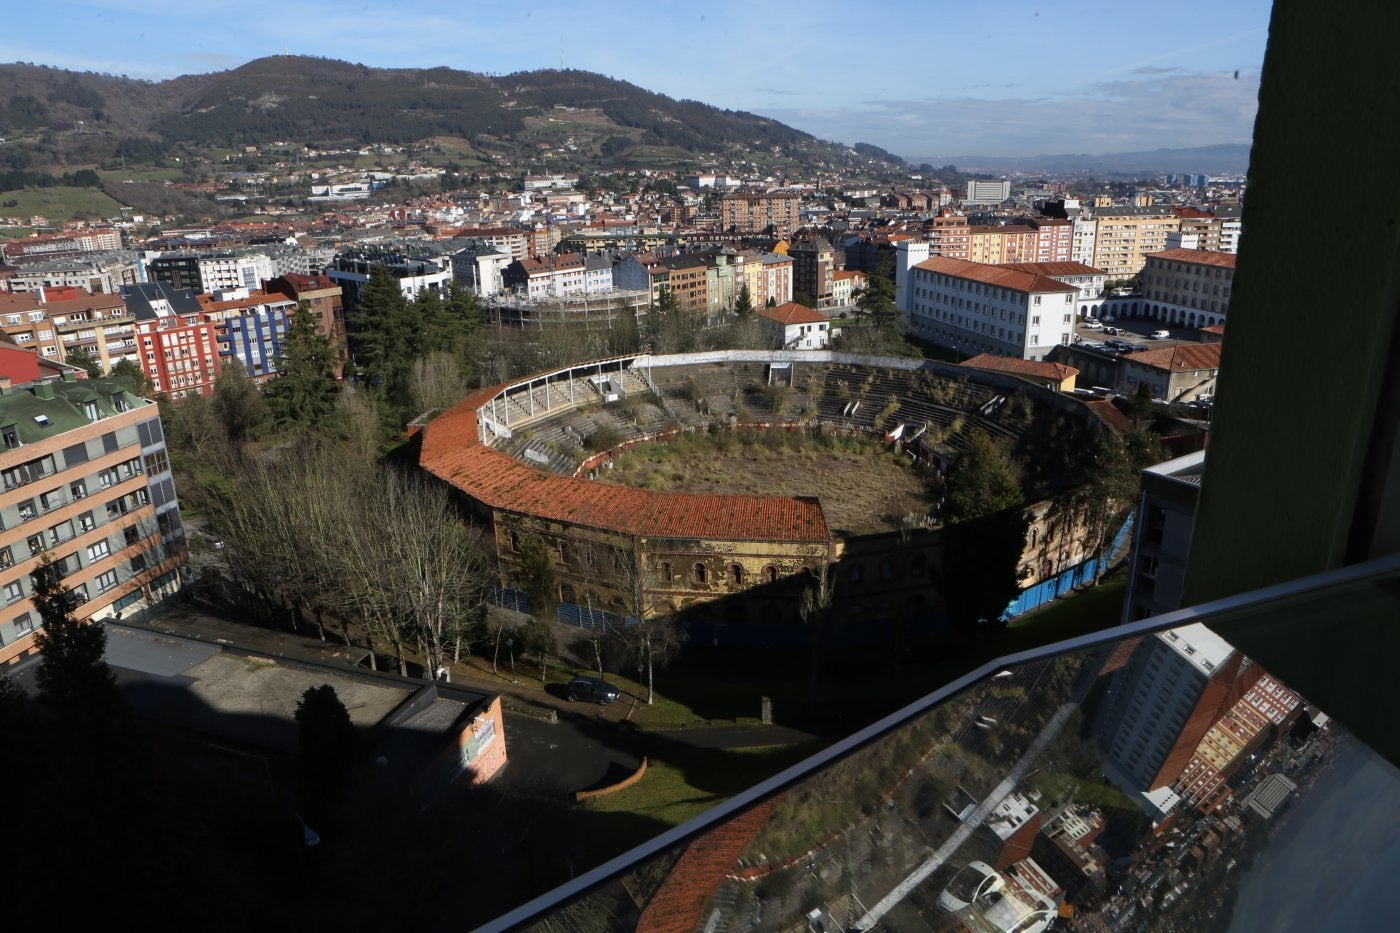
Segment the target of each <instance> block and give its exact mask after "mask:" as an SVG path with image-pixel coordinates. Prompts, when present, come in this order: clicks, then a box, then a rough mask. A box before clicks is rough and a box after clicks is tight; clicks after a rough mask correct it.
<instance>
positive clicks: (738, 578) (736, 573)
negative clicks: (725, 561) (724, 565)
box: [729, 564, 744, 586]
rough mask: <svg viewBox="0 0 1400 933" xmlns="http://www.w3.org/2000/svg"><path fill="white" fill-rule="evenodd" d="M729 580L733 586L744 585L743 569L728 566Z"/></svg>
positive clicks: (731, 565)
mask: <svg viewBox="0 0 1400 933" xmlns="http://www.w3.org/2000/svg"><path fill="white" fill-rule="evenodd" d="M729 579H730V581H731V582H733V584H734V585H735V586H743V585H744V568H743V567H740V566H739V565H738V564H730V565H729Z"/></svg>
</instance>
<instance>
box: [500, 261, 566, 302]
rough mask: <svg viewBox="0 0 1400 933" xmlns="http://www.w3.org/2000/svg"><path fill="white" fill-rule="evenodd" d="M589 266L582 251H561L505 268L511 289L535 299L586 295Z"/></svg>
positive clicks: (503, 277)
mask: <svg viewBox="0 0 1400 933" xmlns="http://www.w3.org/2000/svg"><path fill="white" fill-rule="evenodd" d="M586 271H587V267H586V265H585V263H584V261H583V257H582V256H581V255H579V254H578V253H560V254H558V255H550V256H540V257H538V258H536V259H522V260H517V261H515V262H512V263H511V264H510V265H508V266H506V267H505V269H504V271H502V272H501V282H502V284H503V285H504V286H505V287H506V288H507V289H509V290H511V291H513V292H516V293H517V294H520V295H523V296H525V297H527V298H528V299H529V300H531V301H540V300H543V299H545V298H563V297H565V296H568V295H582V294H583V293H584V287H585V283H586V280H587V275H586Z"/></svg>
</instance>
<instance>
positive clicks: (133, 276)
mask: <svg viewBox="0 0 1400 933" xmlns="http://www.w3.org/2000/svg"><path fill="white" fill-rule="evenodd" d="M139 266H140V264H139V262H138V260H137V257H136V254H135V253H132V252H119V251H114V252H105V253H92V254H89V255H83V256H72V257H68V258H64V259H45V260H43V261H40V262H26V263H25V264H24V265H22V266H19V267H17V268H16V269H15V271H14V274H13V275H11V276H10V277H9V278H8V279H6V280H5V284H6V285H7V286H8V287H9V290H10V291H12V292H38V291H42V290H43V289H46V288H81V289H82V290H83V291H86V292H88V293H90V294H94V295H95V294H111V293H113V292H116V291H118V290H120V288H121V287H122V286H123V285H131V284H133V283H135V282H138V281H140V278H141V274H140V271H139Z"/></svg>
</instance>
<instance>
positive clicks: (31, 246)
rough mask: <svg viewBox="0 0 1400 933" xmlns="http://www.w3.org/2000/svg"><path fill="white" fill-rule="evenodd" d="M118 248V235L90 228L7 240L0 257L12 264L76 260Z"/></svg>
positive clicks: (119, 233)
mask: <svg viewBox="0 0 1400 933" xmlns="http://www.w3.org/2000/svg"><path fill="white" fill-rule="evenodd" d="M121 248H122V235H121V231H119V230H116V229H114V228H112V227H93V228H92V229H90V230H72V231H65V232H63V233H50V234H46V235H43V236H31V237H20V238H18V239H13V240H7V241H6V242H5V245H4V247H3V249H0V254H3V255H4V257H5V259H6V261H10V262H13V261H15V260H21V259H24V258H26V257H31V256H33V257H58V256H76V255H79V254H81V253H100V252H103V251H105V250H114V249H121Z"/></svg>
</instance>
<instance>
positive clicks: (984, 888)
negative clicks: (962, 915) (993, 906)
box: [938, 862, 1006, 914]
mask: <svg viewBox="0 0 1400 933" xmlns="http://www.w3.org/2000/svg"><path fill="white" fill-rule="evenodd" d="M1004 887H1006V880H1005V879H1004V878H1002V877H1001V875H999V874H997V872H996V869H994V868H992V866H990V865H988V864H987V863H986V862H968V863H967V864H966V865H964V866H963V867H962V870H961V871H959V872H958V873H957V874H956V875H954V876H953V880H952V881H949V882H948V886H947V887H946V888H944V889H943V893H942V894H940V895H938V907H939V909H940V910H946V911H948V913H950V914H955V913H957V912H958V911H960V910H964V909H966V908H968V907H971V906H972V905H973V904H975V903H976V902H977V900H978V899H979V898H983V897H986V896H987V895H988V894H995V893H996V892H998V891H1000V890H1001V889H1002V888H1004Z"/></svg>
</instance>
